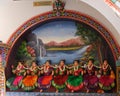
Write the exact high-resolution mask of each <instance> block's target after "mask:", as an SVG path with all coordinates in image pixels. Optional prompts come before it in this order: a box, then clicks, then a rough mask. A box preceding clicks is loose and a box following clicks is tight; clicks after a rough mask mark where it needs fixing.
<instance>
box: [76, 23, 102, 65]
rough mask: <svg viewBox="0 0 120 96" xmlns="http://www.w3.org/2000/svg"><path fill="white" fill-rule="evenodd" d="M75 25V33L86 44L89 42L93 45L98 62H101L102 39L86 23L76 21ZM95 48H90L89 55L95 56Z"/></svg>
mask: <svg viewBox="0 0 120 96" xmlns="http://www.w3.org/2000/svg"><path fill="white" fill-rule="evenodd" d="M76 26H77V32H76V35H77V36H80V37H81V38H82V39H83V40H84V42H85V44H87V45H89V44H91V45H92V46H93V47H94V49H95V50H97V53H98V58H99V62H100V63H102V52H101V46H102V40H101V38H100V36H99V34H98V33H97V32H96V31H95V30H93V29H92V28H90V27H88V26H87V25H84V24H81V23H76ZM95 50H92V51H91V52H90V54H89V55H90V56H92V57H95Z"/></svg>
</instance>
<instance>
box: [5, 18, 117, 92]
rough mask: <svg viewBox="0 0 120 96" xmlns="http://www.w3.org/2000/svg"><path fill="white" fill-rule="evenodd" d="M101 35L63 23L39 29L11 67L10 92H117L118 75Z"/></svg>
mask: <svg viewBox="0 0 120 96" xmlns="http://www.w3.org/2000/svg"><path fill="white" fill-rule="evenodd" d="M107 48H108V45H107V44H106V42H105V41H104V39H103V38H102V36H101V35H100V34H98V32H96V31H95V30H94V29H92V28H91V27H89V26H88V25H85V24H83V23H80V22H76V21H70V20H61V21H51V22H48V23H45V24H43V25H40V26H38V27H37V28H36V29H34V30H32V31H31V32H29V34H28V35H27V36H26V37H25V38H24V39H23V40H22V42H21V43H20V45H19V46H18V47H17V51H16V54H15V58H14V59H15V61H16V63H15V64H13V65H11V69H12V74H13V76H12V77H10V78H8V80H7V82H6V86H7V89H8V90H9V91H15V90H17V91H35V92H36V91H39V92H95V93H96V92H98V93H104V92H108V91H112V92H114V88H115V74H114V72H113V70H112V67H111V66H110V64H109V60H108V58H106V57H107V55H106V54H108V53H107V52H108V51H107Z"/></svg>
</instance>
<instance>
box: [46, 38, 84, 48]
mask: <svg viewBox="0 0 120 96" xmlns="http://www.w3.org/2000/svg"><path fill="white" fill-rule="evenodd" d="M83 44H84V42H83V41H82V40H81V38H80V37H77V38H72V39H69V40H66V41H63V42H60V43H57V42H55V41H50V42H48V43H46V44H45V46H48V47H54V46H56V47H61V46H62V47H68V46H81V45H83Z"/></svg>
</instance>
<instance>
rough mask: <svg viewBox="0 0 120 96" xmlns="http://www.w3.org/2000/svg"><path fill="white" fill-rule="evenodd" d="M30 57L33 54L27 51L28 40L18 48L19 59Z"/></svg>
mask: <svg viewBox="0 0 120 96" xmlns="http://www.w3.org/2000/svg"><path fill="white" fill-rule="evenodd" d="M30 58H31V55H30V54H29V53H28V51H27V43H26V41H23V42H22V43H21V45H20V46H19V47H18V50H17V60H20V61H26V60H27V59H30Z"/></svg>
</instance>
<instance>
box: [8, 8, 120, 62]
mask: <svg viewBox="0 0 120 96" xmlns="http://www.w3.org/2000/svg"><path fill="white" fill-rule="evenodd" d="M65 12H67V13H73V14H76V15H82V16H84V17H87V18H88V19H90V20H92V21H94V22H96V23H97V24H99V25H101V26H102V24H100V23H99V22H98V21H97V20H95V19H93V18H92V17H90V16H88V15H85V14H82V13H80V12H77V11H72V10H65ZM52 13H53V11H49V12H46V13H43V14H40V15H37V16H35V17H32V18H31V19H29V20H27V21H26V22H25V23H24V24H22V25H21V26H20V27H19V28H18V29H17V30H16V31H15V32H14V33H13V34H12V35H11V37H10V38H9V40H8V42H7V44H8V45H9V43H10V41H11V39H12V38H13V37H14V35H15V34H16V33H17V31H19V30H20V29H21V28H22V26H23V25H25V24H27V23H28V22H30V21H31V20H33V19H35V18H38V17H40V16H45V15H47V14H52ZM60 18H61V19H64V18H65V19H72V20H76V21H80V22H83V23H85V24H87V25H89V26H91V27H92V28H94V29H95V30H97V31H98V32H99V33H100V34H101V35H102V36H103V38H104V39H105V40H106V42H107V43H108V45H109V46H110V48H111V50H112V53H113V56H114V59H115V60H117V59H118V58H117V56H116V54H115V53H114V50H113V48H112V45H111V44H110V42H109V41H108V40H107V38H106V37H105V36H104V34H102V33H101V32H100V31H99V30H98V29H97V28H96V27H94V26H93V25H91V24H89V23H86V22H84V21H82V20H80V19H78V18H75V17H68V16H54V17H51V18H49V19H48V18H47V19H44V20H39V21H38V22H36V23H33V24H31V25H30V26H29V27H27V28H26V29H25V30H23V31H22V33H21V34H20V35H19V36H17V38H16V39H15V40H14V42H13V43H12V45H11V47H10V50H9V53H8V56H7V58H6V61H7V62H8V58H9V55H10V53H11V50H12V48H13V46H14V44H15V43H16V42H17V40H18V39H19V38H20V37H21V35H23V34H24V33H25V32H26V31H27V30H28V29H29V28H31V27H33V26H35V25H37V24H39V23H43V22H45V21H49V20H54V19H60ZM102 27H103V26H102ZM103 28H104V29H105V30H106V31H107V32H108V33H109V34H110V36H111V38H112V39H113V40H114V42H115V45H116V47H117V48H119V54H120V47H119V46H118V43H117V41H116V39H115V37H114V36H113V35H112V34H111V32H110V31H108V30H107V28H105V27H103Z"/></svg>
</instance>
